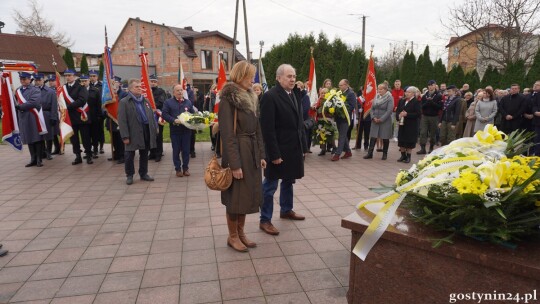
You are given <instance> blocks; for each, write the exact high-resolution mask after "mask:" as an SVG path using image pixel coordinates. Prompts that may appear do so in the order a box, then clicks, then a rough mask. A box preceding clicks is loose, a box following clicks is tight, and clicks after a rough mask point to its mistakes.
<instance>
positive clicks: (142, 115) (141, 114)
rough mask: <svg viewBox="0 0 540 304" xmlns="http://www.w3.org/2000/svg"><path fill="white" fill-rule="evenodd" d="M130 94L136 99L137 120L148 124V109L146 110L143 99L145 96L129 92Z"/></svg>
mask: <svg viewBox="0 0 540 304" xmlns="http://www.w3.org/2000/svg"><path fill="white" fill-rule="evenodd" d="M128 94H129V96H131V98H132V99H133V100H134V101H135V109H136V110H137V114H138V115H137V120H138V121H139V122H140V123H143V124H145V125H147V124H148V117H146V111H145V110H144V106H143V100H144V96H142V95H141V96H139V97H137V96H135V95H133V94H132V93H131V92H128Z"/></svg>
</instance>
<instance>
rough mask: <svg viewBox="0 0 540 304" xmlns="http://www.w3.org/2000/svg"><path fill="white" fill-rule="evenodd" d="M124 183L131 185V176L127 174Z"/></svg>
mask: <svg viewBox="0 0 540 304" xmlns="http://www.w3.org/2000/svg"><path fill="white" fill-rule="evenodd" d="M126 184H128V185H131V184H133V176H128V177H127V179H126Z"/></svg>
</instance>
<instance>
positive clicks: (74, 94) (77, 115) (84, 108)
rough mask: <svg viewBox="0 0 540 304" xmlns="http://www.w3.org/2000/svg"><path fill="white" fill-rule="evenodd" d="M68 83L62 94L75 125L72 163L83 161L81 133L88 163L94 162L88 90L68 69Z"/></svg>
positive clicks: (72, 123)
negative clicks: (73, 158)
mask: <svg viewBox="0 0 540 304" xmlns="http://www.w3.org/2000/svg"><path fill="white" fill-rule="evenodd" d="M64 76H65V77H66V84H65V85H64V86H63V88H62V96H63V97H64V100H65V102H66V105H67V109H68V113H69V119H70V121H71V126H72V127H73V135H72V136H71V138H70V141H71V144H72V145H73V153H74V154H75V160H74V161H73V162H72V163H71V164H72V165H77V164H80V163H82V158H81V144H80V141H79V134H80V136H81V139H82V142H83V147H84V152H85V153H86V157H85V158H86V163H87V164H93V163H94V162H93V161H92V144H91V135H90V122H91V121H90V117H89V116H88V111H89V110H90V108H89V107H88V104H87V103H86V101H87V100H88V91H87V90H85V89H84V88H83V87H82V86H81V85H80V84H79V82H77V81H75V71H73V70H66V71H65V72H64Z"/></svg>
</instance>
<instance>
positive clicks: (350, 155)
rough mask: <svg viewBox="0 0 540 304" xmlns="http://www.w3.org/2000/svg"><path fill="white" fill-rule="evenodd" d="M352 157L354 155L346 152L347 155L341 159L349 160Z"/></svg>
mask: <svg viewBox="0 0 540 304" xmlns="http://www.w3.org/2000/svg"><path fill="white" fill-rule="evenodd" d="M351 157H352V153H351V152H350V151H349V152H345V155H343V156H342V157H341V159H347V158H351Z"/></svg>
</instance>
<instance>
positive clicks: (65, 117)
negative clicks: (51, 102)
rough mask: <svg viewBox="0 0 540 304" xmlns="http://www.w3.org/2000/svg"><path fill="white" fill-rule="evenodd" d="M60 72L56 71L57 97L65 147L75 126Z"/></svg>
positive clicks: (61, 140)
mask: <svg viewBox="0 0 540 304" xmlns="http://www.w3.org/2000/svg"><path fill="white" fill-rule="evenodd" d="M60 77H61V76H60V73H58V72H56V99H57V101H58V118H59V119H58V122H59V124H58V127H59V129H60V146H61V147H63V146H64V143H65V142H66V139H68V138H69V137H71V135H73V127H72V126H71V120H70V119H69V114H68V109H67V104H66V100H65V99H64V94H63V93H62V92H63V86H62V85H61V84H60Z"/></svg>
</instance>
